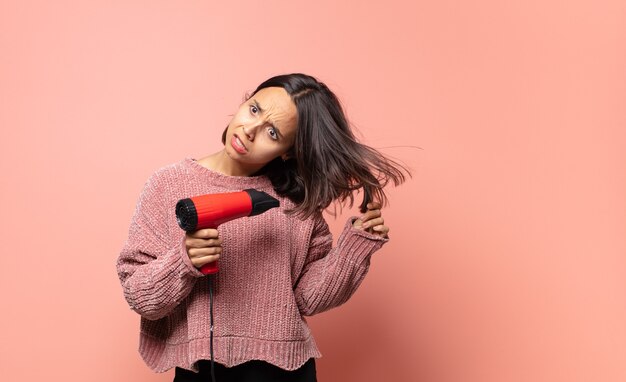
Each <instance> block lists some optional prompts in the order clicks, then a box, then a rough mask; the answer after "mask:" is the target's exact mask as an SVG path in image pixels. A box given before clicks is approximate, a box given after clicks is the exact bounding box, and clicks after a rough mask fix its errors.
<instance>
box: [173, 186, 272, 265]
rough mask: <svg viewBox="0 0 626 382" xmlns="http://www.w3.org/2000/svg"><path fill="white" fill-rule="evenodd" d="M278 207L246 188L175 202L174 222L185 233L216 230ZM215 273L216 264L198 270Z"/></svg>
mask: <svg viewBox="0 0 626 382" xmlns="http://www.w3.org/2000/svg"><path fill="white" fill-rule="evenodd" d="M279 205H280V203H279V202H278V200H276V199H275V198H273V197H271V196H269V195H268V194H266V193H265V192H262V191H257V190H255V189H252V188H250V189H247V190H243V191H239V192H227V193H222V194H207V195H201V196H196V197H193V198H187V199H181V200H179V201H178V203H176V219H177V220H178V225H179V226H180V228H182V229H184V230H185V231H187V232H189V231H197V230H200V229H204V228H217V226H219V225H220V224H222V223H226V222H227V221H231V220H233V219H237V218H241V217H244V216H255V215H259V214H262V213H263V212H265V211H267V210H269V209H271V208H274V207H278V206H279ZM217 270H218V269H217V261H214V262H212V263H208V264H205V265H203V266H202V267H201V268H200V272H202V273H204V274H205V275H208V274H213V273H217Z"/></svg>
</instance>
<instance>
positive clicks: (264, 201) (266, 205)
mask: <svg viewBox="0 0 626 382" xmlns="http://www.w3.org/2000/svg"><path fill="white" fill-rule="evenodd" d="M244 191H245V192H247V193H248V195H250V199H251V200H252V212H251V213H250V215H249V216H255V215H259V214H262V213H263V212H265V211H267V210H269V209H271V208H274V207H278V206H280V202H279V201H278V200H277V199H275V198H273V197H271V196H269V195H268V194H266V193H265V192H263V191H258V190H255V189H253V188H248V189H246V190H244Z"/></svg>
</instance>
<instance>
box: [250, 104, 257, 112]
mask: <svg viewBox="0 0 626 382" xmlns="http://www.w3.org/2000/svg"><path fill="white" fill-rule="evenodd" d="M258 112H259V109H258V108H257V107H256V106H254V105H250V113H251V114H256V113H258Z"/></svg>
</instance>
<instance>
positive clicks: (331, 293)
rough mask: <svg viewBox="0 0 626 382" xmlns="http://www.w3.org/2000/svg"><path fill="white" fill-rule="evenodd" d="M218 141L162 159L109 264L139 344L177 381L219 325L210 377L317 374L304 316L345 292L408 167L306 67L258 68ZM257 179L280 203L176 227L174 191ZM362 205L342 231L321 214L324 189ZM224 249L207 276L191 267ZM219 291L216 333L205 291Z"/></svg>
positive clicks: (379, 238) (231, 187) (311, 377)
mask: <svg viewBox="0 0 626 382" xmlns="http://www.w3.org/2000/svg"><path fill="white" fill-rule="evenodd" d="M222 142H223V143H224V148H223V149H222V150H221V151H219V152H216V153H214V154H211V155H208V156H206V157H204V158H202V159H199V160H195V159H190V158H187V159H185V160H183V161H181V162H179V163H176V164H173V165H170V166H167V167H165V168H162V169H160V170H159V171H157V172H156V173H155V174H154V175H153V176H152V177H151V178H150V179H149V180H148V182H147V183H146V186H145V187H144V190H143V192H142V194H141V196H140V198H139V201H138V203H137V209H136V212H135V215H134V217H133V219H132V222H131V226H130V230H129V237H128V240H127V242H126V244H125V245H124V248H123V249H122V252H121V254H120V256H119V258H118V262H117V271H118V274H119V277H120V281H121V283H122V286H123V289H124V295H125V297H126V300H127V301H128V303H129V305H130V307H131V308H132V309H133V310H135V311H136V312H137V313H139V314H140V315H141V330H140V347H139V351H140V353H141V355H142V357H143V359H144V360H145V362H146V363H147V365H148V366H149V367H150V368H152V369H153V370H154V371H157V372H163V371H166V370H168V369H171V368H176V373H175V379H174V380H175V381H178V382H181V381H206V380H209V369H210V368H209V362H208V361H207V360H209V359H210V358H211V355H212V353H213V352H212V349H213V346H212V344H213V341H212V340H213V339H214V359H215V362H216V364H215V374H216V377H217V380H218V381H255V382H258V381H315V380H316V377H315V363H314V358H317V357H320V353H319V351H318V349H317V346H316V344H315V341H314V339H313V337H312V335H311V332H310V330H309V327H308V326H307V324H306V321H305V319H304V316H310V315H313V314H316V313H319V312H323V311H325V310H328V309H330V308H333V307H336V306H338V305H340V304H342V303H344V302H346V301H347V300H348V299H349V298H350V296H352V294H353V293H354V291H355V290H356V288H357V287H358V286H359V284H360V283H361V281H362V280H363V277H364V276H365V274H366V273H367V270H368V267H369V262H370V256H371V255H372V254H373V253H374V252H375V251H376V250H378V249H379V248H380V247H381V246H382V245H383V244H384V243H385V242H386V241H387V240H388V232H389V228H388V227H387V226H386V225H385V224H384V220H383V217H382V214H381V210H380V209H381V206H382V205H383V204H384V203H385V202H386V197H385V193H384V191H383V188H384V187H385V186H386V185H387V183H388V182H389V181H391V182H393V183H394V184H396V185H397V184H400V183H402V182H403V181H404V179H405V177H404V168H403V167H402V166H400V165H398V164H397V163H396V162H393V161H391V160H389V159H387V158H385V157H384V156H383V155H381V154H380V153H378V152H377V151H376V150H374V149H372V148H370V147H368V146H365V145H363V144H361V143H359V142H357V140H356V139H355V137H354V135H353V134H352V132H351V130H350V127H349V125H348V122H347V121H346V118H345V116H344V113H343V111H342V108H341V106H340V103H339V101H338V100H337V98H336V96H335V95H334V94H333V93H332V92H331V91H330V90H329V89H328V87H326V86H325V85H324V84H323V83H321V82H319V81H317V80H316V79H315V78H313V77H311V76H308V75H304V74H289V75H281V76H277V77H273V78H270V79H269V80H267V81H265V82H263V83H262V84H261V85H259V87H258V88H257V89H256V90H255V91H254V93H252V95H251V96H250V97H249V98H248V99H247V100H246V101H245V102H244V103H243V104H242V105H241V106H240V107H239V109H238V111H237V112H236V114H235V115H234V117H233V118H232V120H231V121H230V123H229V124H228V127H227V128H226V130H225V131H224V133H223V135H222ZM248 188H254V189H257V190H259V191H264V192H266V193H268V194H270V195H272V196H273V197H275V198H277V199H278V200H279V201H280V207H279V208H274V209H271V210H269V211H267V212H265V213H263V214H261V215H258V216H254V217H249V218H240V219H236V220H233V221H230V222H227V223H224V224H222V225H221V226H219V228H218V229H217V230H216V229H201V230H198V231H195V232H188V233H185V232H183V231H182V230H181V229H180V228H179V227H178V225H177V222H176V217H175V205H176V203H177V201H178V200H180V199H183V198H189V197H193V196H197V195H204V194H211V193H222V192H234V191H241V190H244V189H248ZM357 190H360V191H361V192H362V194H363V201H362V203H361V205H360V210H361V213H362V215H361V216H359V217H355V218H351V219H349V220H348V222H347V223H346V225H345V227H344V229H343V232H342V233H341V235H340V237H339V239H338V241H337V245H336V246H335V247H334V248H332V236H331V233H330V232H329V229H328V225H327V224H326V221H325V220H324V218H323V216H322V211H323V210H324V209H326V208H327V207H328V206H329V205H330V204H331V203H333V202H339V203H344V202H345V203H348V202H349V204H350V205H352V202H353V193H354V192H355V191H357ZM217 259H219V262H220V271H219V272H218V273H217V274H216V276H214V277H215V279H214V280H213V285H212V287H213V288H214V290H212V291H211V292H212V294H213V296H210V295H209V281H207V278H206V277H204V275H203V273H201V272H200V271H199V268H201V267H202V266H203V265H205V264H207V263H210V262H213V261H216V260H217ZM210 297H213V298H214V303H213V304H214V310H213V311H214V317H212V318H214V328H213V336H214V338H211V324H210V317H211V314H212V313H213V312H212V311H210V306H209V305H210V304H209V299H210Z"/></svg>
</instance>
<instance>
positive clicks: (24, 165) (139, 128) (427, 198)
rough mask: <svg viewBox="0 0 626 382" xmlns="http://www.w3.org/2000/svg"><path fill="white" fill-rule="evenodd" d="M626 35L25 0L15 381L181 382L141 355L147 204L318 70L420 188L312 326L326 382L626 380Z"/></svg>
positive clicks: (9, 240)
mask: <svg viewBox="0 0 626 382" xmlns="http://www.w3.org/2000/svg"><path fill="white" fill-rule="evenodd" d="M229 3H232V4H235V5H229ZM625 15H626V8H625V7H624V2H623V1H620V0H614V1H591V0H588V1H548V2H547V1H516V2H513V1H500V0H483V1H473V2H467V1H460V0H457V1H449V0H444V1H408V0H406V1H399V0H391V1H385V2H369V3H368V2H361V1H345V2H335V1H329V0H323V1H315V2H306V3H299V2H294V1H275V0H274V1H271V0H268V1H263V2H257V1H234V2H212V1H203V2H201V1H177V2H175V1H167V2H166V1H83V2H77V1H67V0H65V1H24V0H21V1H3V2H2V3H0V52H2V53H1V55H2V57H1V58H0V126H1V136H0V166H1V174H2V188H1V198H0V203H1V204H0V211H2V216H3V219H0V225H1V227H0V232H1V235H2V237H1V240H0V246H1V247H0V248H1V252H2V256H1V257H0V272H1V273H0V291H2V292H1V293H2V297H1V299H0V301H1V302H0V304H1V308H2V314H1V315H0V320H1V322H0V333H1V336H2V337H1V338H0V368H1V371H0V374H1V375H2V379H3V380H7V381H8V380H21V381H34V380H38V379H46V380H57V379H58V380H61V376H63V375H64V374H65V373H67V372H68V370H70V369H72V370H73V373H72V375H71V376H69V377H67V378H63V380H74V381H84V380H90V381H127V380H134V381H170V380H172V373H171V372H170V373H166V374H160V375H157V374H153V373H152V372H151V371H149V370H148V369H147V367H145V366H144V365H143V363H142V361H141V359H140V358H139V355H138V354H137V351H136V348H137V336H138V316H137V315H136V314H134V313H133V312H131V311H130V310H129V308H128V307H127V305H126V303H125V301H124V299H123V297H122V291H121V288H120V286H119V283H118V280H117V275H116V273H115V260H116V257H117V254H118V251H119V249H120V247H121V246H122V244H123V241H124V240H125V236H126V233H127V229H128V223H129V220H130V216H131V214H132V211H133V208H134V205H135V201H136V198H137V196H138V194H139V191H140V189H141V187H142V185H143V182H144V181H145V179H146V178H147V177H148V176H149V174H150V173H151V172H152V171H154V170H155V169H157V168H158V167H160V166H163V165H165V164H168V163H171V162H174V161H178V160H180V159H181V158H183V157H185V156H195V157H199V156H202V155H205V154H207V153H210V152H212V151H214V150H216V149H217V148H218V147H219V143H218V141H219V135H220V133H221V131H222V127H223V126H225V125H226V123H227V122H228V120H229V117H228V115H229V114H230V113H232V112H233V111H234V110H235V108H236V106H237V105H238V102H239V101H240V100H241V99H242V95H243V93H244V92H245V91H248V90H251V89H253V88H254V87H255V85H257V84H258V83H259V82H260V81H262V80H263V79H265V78H266V77H268V76H270V75H274V74H278V73H282V72H292V71H303V72H308V73H311V74H314V75H316V76H318V77H320V78H321V79H323V80H325V81H326V82H327V83H328V84H329V85H330V86H331V87H332V88H334V89H335V90H336V91H337V93H338V94H339V95H340V97H341V98H342V99H343V102H344V103H345V105H346V109H347V112H348V114H349V116H350V117H351V118H352V120H353V122H354V123H355V124H356V125H357V126H358V127H359V129H360V131H361V133H362V135H363V136H364V139H365V140H366V142H369V143H370V144H372V145H373V146H375V147H379V148H381V149H382V150H383V151H384V152H385V153H387V154H390V155H392V156H394V157H396V158H399V159H401V160H403V161H404V162H405V163H407V164H408V165H409V166H411V167H412V168H413V170H414V171H413V174H414V178H413V180H412V181H410V182H409V183H407V184H406V185H405V186H403V187H401V188H398V189H391V190H390V191H389V194H390V196H391V198H392V205H391V206H390V207H389V208H387V209H386V211H385V217H386V219H387V222H388V224H389V225H390V226H391V228H392V232H391V236H392V241H391V242H390V243H389V244H388V245H387V246H385V247H384V249H383V250H381V251H380V252H379V253H378V254H377V255H376V257H375V259H374V260H373V267H372V269H371V272H370V274H369V276H368V278H367V279H366V281H365V283H364V285H363V286H362V288H361V289H360V290H359V291H358V293H357V294H356V295H355V297H354V298H353V299H352V300H351V301H350V302H349V303H348V304H347V305H345V306H344V307H342V308H340V309H336V310H334V311H331V312H328V313H325V314H322V315H320V316H317V317H314V318H312V319H311V323H312V326H313V327H314V332H315V333H316V338H317V339H318V342H319V345H320V346H321V350H322V352H323V353H324V358H322V359H321V360H320V361H319V375H320V380H321V381H325V382H331V381H365V380H368V381H369V380H372V381H376V380H379V381H383V380H388V381H430V382H443V381H446V382H448V381H449V382H458V381H465V382H474V381H476V382H491V381H493V382H501V381H507V382H509V381H568V382H571V381H603V382H604V381H624V380H626V367H625V366H624V365H626V329H625V328H626V326H625V325H624V323H625V322H626V300H625V298H624V297H625V290H626V240H625V233H626V199H625V197H624V195H626V166H625V163H626V150H625V149H624V146H625V143H626V132H625V128H626V107H624V102H625V101H624V100H625V99H626V70H624V68H626V49H624V47H625V46H626V18H625ZM189 137H192V138H189ZM400 145H413V146H419V147H421V148H423V150H419V149H412V148H403V147H392V146H400ZM346 214H347V213H346ZM343 220H344V217H341V218H340V219H339V221H337V222H333V223H332V227H333V229H334V232H337V231H338V229H339V227H340V225H342V223H343ZM131 376H132V377H131Z"/></svg>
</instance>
